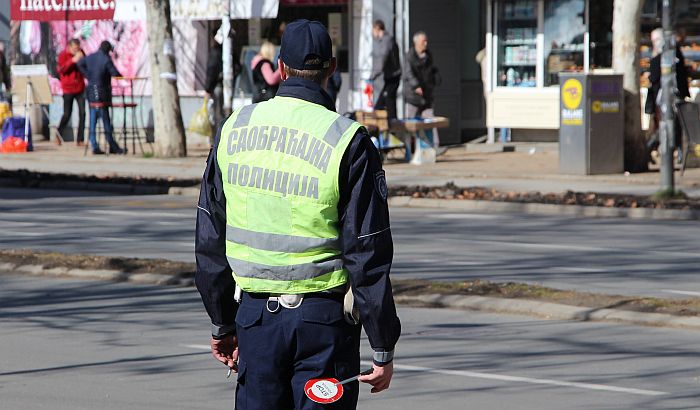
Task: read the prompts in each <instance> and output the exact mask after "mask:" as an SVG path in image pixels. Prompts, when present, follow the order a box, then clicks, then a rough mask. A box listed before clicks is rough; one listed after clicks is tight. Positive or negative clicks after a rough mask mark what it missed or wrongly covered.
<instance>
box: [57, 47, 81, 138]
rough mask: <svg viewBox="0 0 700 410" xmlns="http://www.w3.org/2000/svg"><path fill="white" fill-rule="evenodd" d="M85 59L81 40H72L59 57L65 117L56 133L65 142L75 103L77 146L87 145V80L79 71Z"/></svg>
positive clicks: (58, 68) (59, 74)
mask: <svg viewBox="0 0 700 410" xmlns="http://www.w3.org/2000/svg"><path fill="white" fill-rule="evenodd" d="M83 57H85V53H84V52H83V50H82V49H81V48H80V40H78V39H77V38H74V39H71V40H70V41H69V42H68V45H67V46H66V48H65V49H64V50H63V52H61V54H59V55H58V64H57V66H56V67H57V70H58V76H59V78H60V80H61V88H62V89H63V116H62V117H61V121H60V122H59V123H58V128H57V129H56V132H58V135H59V137H60V138H56V141H61V140H63V136H64V135H65V131H66V126H68V124H70V122H71V118H72V116H73V102H75V103H76V104H77V105H78V135H77V136H76V139H75V144H76V145H77V146H82V145H83V144H85V78H83V74H82V73H81V72H80V70H79V69H78V62H79V61H80V60H81V59H82V58H83Z"/></svg>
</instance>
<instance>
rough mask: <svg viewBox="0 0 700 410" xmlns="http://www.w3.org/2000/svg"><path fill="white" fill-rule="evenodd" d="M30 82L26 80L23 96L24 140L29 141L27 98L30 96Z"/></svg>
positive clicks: (28, 105)
mask: <svg viewBox="0 0 700 410" xmlns="http://www.w3.org/2000/svg"><path fill="white" fill-rule="evenodd" d="M31 90H32V82H31V81H27V94H26V95H25V98H24V142H29V107H30V106H31V105H30V104H29V99H30V98H31V95H32V93H31Z"/></svg>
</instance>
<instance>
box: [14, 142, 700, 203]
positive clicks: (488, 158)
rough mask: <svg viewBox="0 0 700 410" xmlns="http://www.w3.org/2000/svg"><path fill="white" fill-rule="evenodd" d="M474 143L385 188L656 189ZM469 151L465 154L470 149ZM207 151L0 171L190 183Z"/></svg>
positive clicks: (691, 176) (45, 150) (399, 170)
mask: <svg viewBox="0 0 700 410" xmlns="http://www.w3.org/2000/svg"><path fill="white" fill-rule="evenodd" d="M488 148H489V146H487V145H484V144H480V145H479V146H478V147H477V146H474V145H469V146H467V147H465V146H458V147H455V148H451V149H450V150H448V151H447V153H445V154H444V155H442V156H441V157H439V161H438V162H437V163H436V164H429V165H420V166H416V165H411V164H405V163H395V162H391V161H390V162H389V163H387V164H385V169H386V172H387V182H388V183H389V185H428V186H439V185H444V184H446V183H447V182H454V183H455V184H456V185H458V186H463V187H470V186H481V187H487V188H494V189H497V190H499V191H517V192H528V191H540V192H542V193H549V192H553V193H560V192H564V191H567V190H570V191H577V192H588V191H592V192H599V193H619V194H637V195H650V194H652V193H654V192H656V191H657V190H658V189H659V173H658V171H650V172H647V173H642V174H633V175H625V174H611V175H594V176H577V175H561V174H559V172H558V167H559V158H558V152H557V145H556V144H546V143H545V144H527V145H525V146H521V147H517V149H516V151H515V152H502V151H500V152H484V151H488ZM470 149H471V150H470ZM207 154H208V150H206V149H203V148H200V149H193V150H190V152H189V153H188V155H189V156H188V157H186V158H173V159H164V158H144V157H143V156H141V155H140V154H139V155H132V154H131V153H129V154H128V155H125V156H121V155H120V156H117V155H110V156H92V155H90V154H89V153H88V155H87V156H83V149H82V148H77V147H75V146H73V145H72V144H65V145H63V146H56V145H53V144H52V143H49V142H37V143H36V144H35V151H34V152H31V153H26V154H0V169H1V170H21V169H25V170H28V171H33V172H45V173H51V174H69V175H80V176H93V177H99V178H110V177H130V178H139V179H148V178H154V179H166V180H168V181H182V182H185V181H193V180H197V179H199V178H201V175H202V172H203V170H204V166H205V160H206V156H207ZM676 184H677V187H678V188H679V189H681V190H683V191H684V192H685V193H686V194H687V195H689V196H691V197H698V196H700V169H688V170H686V173H685V175H684V176H683V177H680V175H679V173H678V172H677V173H676Z"/></svg>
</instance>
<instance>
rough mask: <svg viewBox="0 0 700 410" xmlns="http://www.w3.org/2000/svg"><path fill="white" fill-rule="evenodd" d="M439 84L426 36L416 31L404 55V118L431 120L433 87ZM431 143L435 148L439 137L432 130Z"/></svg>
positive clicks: (432, 113) (432, 114)
mask: <svg viewBox="0 0 700 410" xmlns="http://www.w3.org/2000/svg"><path fill="white" fill-rule="evenodd" d="M439 83H440V75H439V73H438V69H437V67H435V65H434V64H433V56H432V55H431V54H430V50H428V36H427V35H426V34H425V33H424V32H422V31H418V32H417V33H416V34H414V35H413V47H412V48H411V49H410V50H409V51H408V53H407V54H406V62H405V67H404V77H403V95H404V100H405V101H406V118H415V117H423V118H433V117H434V116H435V113H434V112H433V101H434V99H435V87H436V86H437V85H438V84H439ZM433 142H434V143H435V146H436V147H437V146H438V145H439V137H438V134H437V129H435V130H433Z"/></svg>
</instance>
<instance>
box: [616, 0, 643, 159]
mask: <svg viewBox="0 0 700 410" xmlns="http://www.w3.org/2000/svg"><path fill="white" fill-rule="evenodd" d="M643 5H644V0H615V6H614V11H613V69H614V70H615V72H616V73H621V74H623V80H622V82H623V88H624V89H625V170H627V171H630V172H642V171H646V170H648V155H647V150H646V141H645V138H644V135H643V134H642V121H641V106H640V101H639V98H640V97H639V40H640V37H641V34H640V25H639V19H640V16H641V11H642V6H643Z"/></svg>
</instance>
